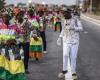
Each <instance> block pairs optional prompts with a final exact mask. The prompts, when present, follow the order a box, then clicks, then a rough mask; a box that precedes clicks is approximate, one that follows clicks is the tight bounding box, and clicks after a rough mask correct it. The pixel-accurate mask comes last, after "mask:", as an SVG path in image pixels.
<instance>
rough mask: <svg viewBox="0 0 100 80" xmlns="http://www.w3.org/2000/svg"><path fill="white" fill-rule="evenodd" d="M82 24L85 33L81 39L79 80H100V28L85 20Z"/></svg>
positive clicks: (78, 68) (78, 64)
mask: <svg viewBox="0 0 100 80" xmlns="http://www.w3.org/2000/svg"><path fill="white" fill-rule="evenodd" d="M82 22H83V27H84V31H85V33H82V34H81V37H80V47H79V54H78V59H77V73H78V80H100V26H97V25H95V24H93V23H90V22H87V21H85V20H82Z"/></svg>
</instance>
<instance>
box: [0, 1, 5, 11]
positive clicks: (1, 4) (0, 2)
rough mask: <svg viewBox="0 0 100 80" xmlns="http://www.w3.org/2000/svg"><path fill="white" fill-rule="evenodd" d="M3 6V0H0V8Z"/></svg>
mask: <svg viewBox="0 0 100 80" xmlns="http://www.w3.org/2000/svg"><path fill="white" fill-rule="evenodd" d="M4 6H5V0H0V10H1V9H3V8H4Z"/></svg>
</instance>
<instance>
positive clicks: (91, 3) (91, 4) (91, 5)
mask: <svg viewBox="0 0 100 80" xmlns="http://www.w3.org/2000/svg"><path fill="white" fill-rule="evenodd" d="M92 8H93V0H90V13H92Z"/></svg>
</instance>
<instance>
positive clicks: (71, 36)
mask: <svg viewBox="0 0 100 80" xmlns="http://www.w3.org/2000/svg"><path fill="white" fill-rule="evenodd" d="M82 30H83V28H82V24H81V21H80V20H79V19H78V18H77V16H76V15H74V17H72V16H71V13H70V12H69V11H65V12H64V19H62V32H61V34H60V36H59V38H58V40H57V44H58V45H61V39H62V41H63V70H62V73H60V74H59V77H60V78H61V77H62V76H64V74H66V73H67V72H68V70H67V66H68V58H70V63H71V70H72V76H73V77H76V59H77V53H78V47H79V32H80V31H82ZM73 79H76V78H73Z"/></svg>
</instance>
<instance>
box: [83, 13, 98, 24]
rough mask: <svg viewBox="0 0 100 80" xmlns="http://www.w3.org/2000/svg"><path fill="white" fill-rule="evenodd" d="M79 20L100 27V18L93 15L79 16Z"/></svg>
mask: <svg viewBox="0 0 100 80" xmlns="http://www.w3.org/2000/svg"><path fill="white" fill-rule="evenodd" d="M81 18H82V19H85V20H87V21H89V22H92V23H94V24H97V25H100V16H96V15H93V14H89V13H85V14H81Z"/></svg>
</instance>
